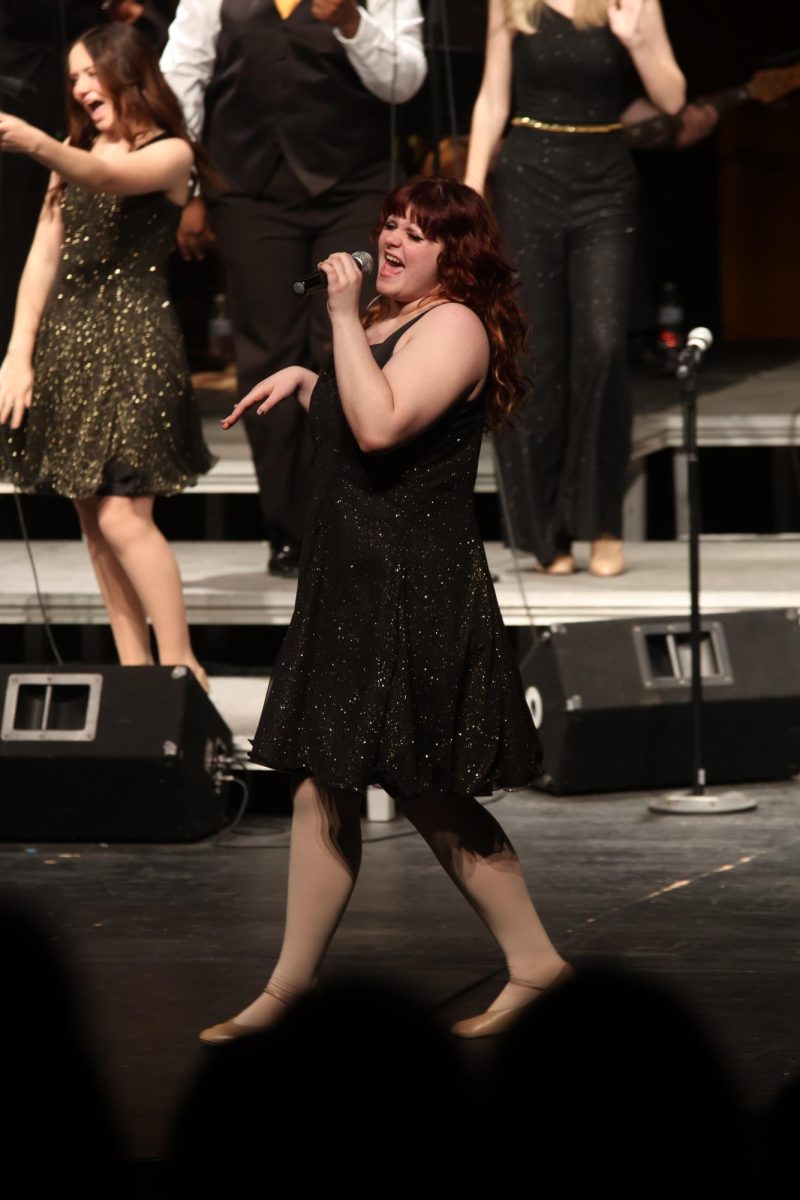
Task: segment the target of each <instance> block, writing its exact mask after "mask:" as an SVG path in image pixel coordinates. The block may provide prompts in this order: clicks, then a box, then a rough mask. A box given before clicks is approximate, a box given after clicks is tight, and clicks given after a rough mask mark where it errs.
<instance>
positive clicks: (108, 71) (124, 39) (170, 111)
mask: <svg viewBox="0 0 800 1200" xmlns="http://www.w3.org/2000/svg"><path fill="white" fill-rule="evenodd" d="M73 45H74V46H83V47H84V49H85V50H86V52H87V54H88V55H89V57H90V58H91V60H92V62H93V63H94V66H95V69H96V71H97V78H98V79H99V80H100V83H101V84H102V86H103V89H104V90H105V91H106V92H107V93H108V96H109V98H110V100H111V102H112V104H113V106H114V112H115V115H116V121H117V126H118V128H119V130H120V132H121V133H122V136H123V137H124V138H125V141H126V142H129V143H130V144H131V145H132V146H133V145H135V144H136V140H137V134H138V132H139V130H141V129H147V128H152V127H153V126H154V125H155V126H157V127H158V128H159V129H163V130H164V132H165V133H170V134H172V135H173V137H179V138H183V140H184V141H185V142H188V143H189V145H190V146H191V147H192V151H193V152H194V161H195V168H196V170H197V174H198V176H199V177H200V179H201V180H202V181H203V183H204V184H206V185H207V187H208V188H209V190H216V189H219V188H221V187H222V186H223V181H222V179H221V178H220V177H219V176H218V175H217V174H216V172H215V171H214V169H213V167H212V166H211V164H210V162H209V160H208V156H207V155H206V154H205V152H204V150H203V148H202V146H199V145H198V144H197V143H196V142H194V141H192V138H191V137H190V135H189V131H188V129H187V128H186V122H185V120H184V117H183V112H182V111H181V106H180V104H179V103H178V99H177V97H176V95H175V93H174V92H173V90H172V88H171V87H170V86H169V84H168V83H167V81H166V79H165V78H164V76H163V75H162V74H161V70H160V68H159V65H158V56H157V54H156V52H155V49H154V47H153V46H152V44H151V43H150V42H149V41H148V39H147V38H146V37H145V36H144V34H143V33H141V32H140V31H139V30H138V29H134V27H133V26H132V25H126V24H124V23H123V22H121V21H111V22H109V24H107V25H96V26H94V28H92V29H87V30H86V32H85V33H83V34H81V36H80V37H79V38H78V39H77V41H76V42H74V43H73ZM67 121H68V133H69V141H70V144H71V145H72V146H79V147H80V148H81V149H82V150H89V149H91V146H92V143H93V142H94V140H95V138H96V137H97V130H96V129H95V126H94V123H93V121H92V119H91V117H90V116H89V114H88V113H87V112H86V110H85V108H83V106H82V105H80V104H78V102H77V101H76V100H75V98H74V96H73V95H72V85H71V84H70V82H69V78H67Z"/></svg>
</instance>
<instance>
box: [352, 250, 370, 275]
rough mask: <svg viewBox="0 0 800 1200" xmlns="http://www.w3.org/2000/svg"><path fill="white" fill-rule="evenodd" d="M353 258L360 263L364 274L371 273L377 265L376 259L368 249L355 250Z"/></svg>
mask: <svg viewBox="0 0 800 1200" xmlns="http://www.w3.org/2000/svg"><path fill="white" fill-rule="evenodd" d="M353 258H354V259H355V261H356V262H357V263H358V266H359V267H360V269H361V274H362V275H371V274H372V271H373V268H374V266H375V260H374V259H373V257H372V255H371V254H370V252H369V251H368V250H354V251H353Z"/></svg>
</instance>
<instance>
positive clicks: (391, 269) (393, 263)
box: [381, 250, 403, 275]
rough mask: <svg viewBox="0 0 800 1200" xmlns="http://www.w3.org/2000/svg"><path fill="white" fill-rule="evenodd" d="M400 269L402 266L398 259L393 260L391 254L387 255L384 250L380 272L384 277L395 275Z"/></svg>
mask: <svg viewBox="0 0 800 1200" xmlns="http://www.w3.org/2000/svg"><path fill="white" fill-rule="evenodd" d="M402 269H403V264H402V263H401V261H400V259H399V258H395V257H394V255H393V254H387V252H386V251H385V250H384V252H383V267H382V268H381V272H382V273H383V274H386V275H395V274H397V272H398V271H402Z"/></svg>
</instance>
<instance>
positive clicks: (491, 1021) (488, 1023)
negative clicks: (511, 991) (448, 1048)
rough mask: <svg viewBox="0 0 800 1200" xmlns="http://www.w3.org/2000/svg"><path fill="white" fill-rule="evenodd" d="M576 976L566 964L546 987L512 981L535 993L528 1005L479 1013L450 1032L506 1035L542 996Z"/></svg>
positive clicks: (452, 1027) (478, 1036) (473, 1034)
mask: <svg viewBox="0 0 800 1200" xmlns="http://www.w3.org/2000/svg"><path fill="white" fill-rule="evenodd" d="M574 974H575V971H574V969H573V968H572V967H571V966H570V965H569V963H564V966H563V967H562V968H561V970H560V971H559V972H558V974H557V975H556V977H555V979H553V980H551V982H550V983H548V984H546V985H545V986H544V987H536V986H535V985H534V984H532V983H526V982H525V981H524V980H522V979H511V980H509V982H510V983H516V984H519V985H520V986H521V987H526V988H530V990H531V991H532V992H534V993H535V995H534V996H532V997H531V999H530V1000H529V1001H528V1003H527V1004H518V1005H517V1007H516V1008H495V1009H487V1010H486V1012H482V1013H478V1015H477V1017H467V1018H466V1019H465V1020H463V1021H456V1023H455V1025H452V1026H451V1027H450V1032H451V1033H454V1034H455V1035H456V1037H460V1038H480V1037H495V1036H496V1035H497V1034H499V1033H505V1032H506V1030H507V1029H510V1028H511V1027H512V1025H516V1023H517V1021H519V1020H520V1019H521V1018H522V1017H524V1015H525V1013H526V1012H527V1011H528V1009H529V1008H530V1006H531V1004H535V1003H536V1001H537V1000H539V999H541V997H542V996H544V995H546V994H547V993H548V992H552V991H554V990H555V989H556V988H557V987H560V986H561V984H562V983H566V982H567V980H568V979H571V978H572V977H573V975H574Z"/></svg>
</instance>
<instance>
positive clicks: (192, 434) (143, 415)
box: [9, 185, 214, 498]
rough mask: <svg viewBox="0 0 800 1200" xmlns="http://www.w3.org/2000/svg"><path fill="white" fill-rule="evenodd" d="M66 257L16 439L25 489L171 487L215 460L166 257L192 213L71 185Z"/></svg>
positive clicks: (17, 474) (77, 491) (156, 491)
mask: <svg viewBox="0 0 800 1200" xmlns="http://www.w3.org/2000/svg"><path fill="white" fill-rule="evenodd" d="M61 203H62V213H63V220H64V242H63V248H62V256H61V264H60V268H59V271H58V274H57V277H56V281H55V284H54V286H53V290H52V292H51V294H50V297H49V299H48V302H47V305H46V308H45V311H44V313H43V316H42V320H41V324H40V327H39V332H38V336H37V341H36V350H35V355H34V364H33V365H34V391H33V401H32V404H31V408H30V412H29V413H28V415H27V418H26V421H25V425H24V426H23V428H22V429H20V430H18V431H16V432H14V433H12V434H11V436H10V439H9V440H10V447H11V460H10V461H11V473H12V476H13V478H14V479H15V481H16V483H17V484H18V486H19V487H20V488H22V489H23V490H24V491H42V492H56V493H58V494H59V495H62V496H69V497H71V498H81V497H86V496H91V495H94V494H95V493H98V492H99V493H101V494H115V495H128V496H140V495H161V496H166V495H171V494H173V493H175V492H180V491H181V490H182V489H183V488H185V487H187V486H188V485H189V484H192V483H194V482H195V481H196V479H197V476H198V475H201V474H202V473H203V472H205V471H208V470H209V468H210V467H211V466H213V463H214V459H213V457H212V456H211V454H210V453H209V451H208V448H207V446H206V445H205V442H204V441H203V435H202V431H201V427H200V418H199V414H198V411H197V407H196V404H195V402H194V398H193V395H192V390H191V381H190V378H189V372H188V368H187V364H186V356H185V352H184V347H183V338H182V335H181V330H180V326H179V324H178V321H177V318H176V316H175V313H174V311H173V308H172V304H171V302H170V299H169V295H168V291H167V282H166V262H167V257H168V255H169V253H170V250H171V248H172V245H173V242H174V238H175V232H176V230H177V227H178V222H179V220H180V209H179V208H178V207H177V205H175V204H172V203H171V202H170V201H169V200H168V199H167V198H166V196H164V195H163V194H162V193H154V194H150V195H144V196H112V195H108V194H106V193H91V192H87V191H83V190H82V189H81V188H78V187H74V186H72V185H68V186H67V187H66V188H65V190H64V193H63V197H62V202H61Z"/></svg>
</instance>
